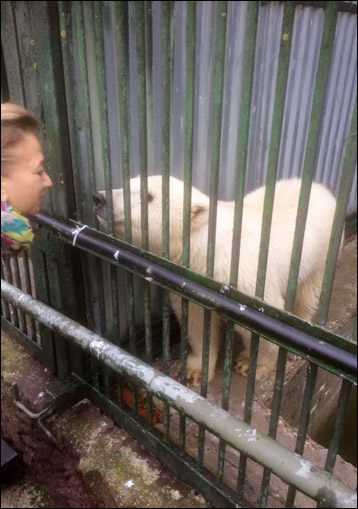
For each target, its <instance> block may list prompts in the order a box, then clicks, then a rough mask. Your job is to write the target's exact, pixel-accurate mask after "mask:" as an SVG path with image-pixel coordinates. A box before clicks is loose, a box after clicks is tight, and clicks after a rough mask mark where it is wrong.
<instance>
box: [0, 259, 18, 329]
mask: <svg viewBox="0 0 358 509" xmlns="http://www.w3.org/2000/svg"><path fill="white" fill-rule="evenodd" d="M1 261H2V260H1ZM3 268H4V273H5V275H4V279H5V281H7V282H8V283H10V284H11V285H13V284H14V281H13V278H12V273H11V266H10V260H9V259H7V260H6V259H5V260H4V267H3ZM9 309H10V320H11V323H12V324H13V325H14V326H15V327H18V326H19V318H18V314H17V311H18V310H17V308H16V307H15V306H13V305H12V304H10V308H9ZM11 310H12V311H11Z"/></svg>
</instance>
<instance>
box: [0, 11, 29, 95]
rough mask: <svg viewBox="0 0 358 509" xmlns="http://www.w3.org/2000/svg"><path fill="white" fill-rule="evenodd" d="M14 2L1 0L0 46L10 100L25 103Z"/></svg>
mask: <svg viewBox="0 0 358 509" xmlns="http://www.w3.org/2000/svg"><path fill="white" fill-rule="evenodd" d="M15 7H16V2H1V47H2V51H3V55H4V63H5V68H6V76H7V80H8V85H9V92H10V100H11V101H12V102H14V103H15V104H23V105H25V104H26V103H25V91H24V86H23V77H22V69H21V61H20V53H19V48H18V39H17V37H16V35H17V29H16V21H15V14H14V8H15Z"/></svg>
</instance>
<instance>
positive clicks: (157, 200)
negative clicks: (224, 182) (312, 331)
mask: <svg viewBox="0 0 358 509" xmlns="http://www.w3.org/2000/svg"><path fill="white" fill-rule="evenodd" d="M300 188H301V181H300V180H299V179H289V180H281V181H279V182H277V184H276V189H275V199H274V207H273V215H272V225H271V233H270V244H269V254H268V264H267V273H266V283H265V295H264V300H265V301H266V302H267V303H268V304H271V305H273V306H275V307H277V308H279V309H283V307H284V301H285V295H286V289H287V280H288V272H289V265H290V259H291V250H292V243H293V236H294V232H295V224H296V214H297V206H298V198H299V193H300ZM130 189H131V222H132V237H133V244H135V245H137V246H139V247H141V244H142V240H141V197H140V178H139V177H137V178H133V179H131V180H130ZM101 193H102V194H103V195H105V192H103V191H102V192H101ZM264 194H265V187H261V188H259V189H256V190H255V191H253V192H251V193H249V194H248V195H247V196H246V197H245V199H244V207H243V220H242V234H241V244H240V259H239V274H238V289H239V290H240V291H242V292H244V293H246V294H248V295H252V296H253V295H255V287H256V276H257V265H258V256H259V246H260V238H261V223H262V214H263V202H264ZM183 196H184V185H183V182H181V181H180V180H178V179H176V178H174V177H170V199H169V202H170V237H169V238H170V259H171V260H172V261H174V262H176V263H179V264H180V263H181V262H182V228H183ZM335 206H336V200H335V198H334V197H333V195H332V194H331V193H330V192H329V191H328V190H327V189H326V188H325V187H324V186H322V185H320V184H317V183H313V184H312V190H311V197H310V202H309V208H308V215H307V222H306V228H305V236H304V244H303V251H302V258H301V265H300V271H299V276H298V286H297V295H296V302H295V308H294V313H295V314H296V315H298V316H300V317H302V318H304V319H306V320H312V318H313V316H314V314H315V312H316V309H317V305H318V301H319V296H320V291H321V285H322V278H323V272H324V267H325V261H326V256H327V250H328V244H329V238H330V233H331V226H332V221H333V215H334V211H335ZM96 212H97V217H98V219H99V221H100V223H101V224H102V225H103V226H104V227H106V221H105V219H104V218H105V208H103V207H102V208H101V207H98V208H97V209H96ZM113 212H114V221H115V234H116V235H117V236H118V237H119V238H124V202H123V190H122V189H117V190H114V191H113ZM148 218H149V250H150V251H151V252H152V253H155V254H156V255H159V256H161V254H162V178H161V176H151V177H149V178H148ZM233 218H234V202H225V201H218V204H217V228H216V242H215V264H214V278H215V279H216V280H217V281H219V282H222V283H229V279H230V262H231V249H232V232H233ZM208 220H209V198H208V197H207V196H206V195H205V194H203V193H201V192H200V191H199V190H197V189H195V188H192V205H191V236H190V268H191V269H192V270H195V271H197V272H200V273H202V274H205V273H206V254H207V243H208V239H207V237H208ZM170 301H171V305H172V307H173V310H174V312H175V314H176V316H177V318H178V320H179V321H180V318H181V297H179V296H178V295H175V294H171V295H170ZM203 320H204V311H203V308H202V307H200V306H198V305H196V304H194V303H192V302H190V303H189V322H188V341H189V345H190V348H191V351H190V353H189V355H188V362H187V377H188V379H189V380H192V383H193V384H194V385H197V384H198V383H199V382H200V376H201V364H202V338H203ZM223 324H224V321H223V318H222V317H221V316H220V315H218V314H217V313H215V312H213V313H212V319H211V336H210V337H211V340H210V357H209V381H211V380H212V379H213V376H214V374H215V366H216V361H217V356H218V350H219V347H220V340H221V336H222V332H223V331H222V329H223ZM235 329H236V330H237V331H238V332H239V334H240V335H241V337H242V339H243V343H244V351H243V352H241V354H240V355H239V356H238V357H237V358H236V361H235V363H236V369H237V370H238V371H239V372H240V373H241V374H243V375H247V370H248V356H249V349H250V336H251V333H250V332H249V331H248V330H246V329H243V328H242V327H239V326H238V325H236V326H235ZM277 353H278V347H277V346H275V345H274V344H273V343H271V342H269V341H266V340H263V339H261V341H260V348H259V354H258V361H257V376H258V377H261V376H262V375H263V374H265V373H267V372H268V371H271V370H272V369H273V368H274V366H275V363H276V360H277Z"/></svg>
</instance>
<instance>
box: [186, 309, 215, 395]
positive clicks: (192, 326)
mask: <svg viewBox="0 0 358 509" xmlns="http://www.w3.org/2000/svg"><path fill="white" fill-rule="evenodd" d="M220 323H221V321H220V317H219V315H218V314H217V313H214V312H212V313H211V327H210V349H209V372H208V382H211V381H212V379H213V378H214V375H215V367H216V361H217V357H218V350H219V346H220ZM203 331H204V309H203V308H202V307H200V306H197V305H196V304H193V303H189V318H188V342H189V345H190V352H189V354H188V360H187V380H188V382H189V384H190V385H200V380H201V371H202V356H203V348H202V346H203Z"/></svg>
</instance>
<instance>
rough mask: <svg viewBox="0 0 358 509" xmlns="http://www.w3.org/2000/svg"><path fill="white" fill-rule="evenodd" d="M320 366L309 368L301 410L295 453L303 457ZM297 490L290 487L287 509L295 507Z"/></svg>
mask: <svg viewBox="0 0 358 509" xmlns="http://www.w3.org/2000/svg"><path fill="white" fill-rule="evenodd" d="M317 372H318V366H316V365H315V364H313V363H312V362H310V363H309V364H308V366H307V374H306V384H305V390H304V394H303V402H302V408H301V415H300V422H299V426H298V432H297V441H296V447H295V452H296V453H297V454H300V455H302V454H303V450H304V447H305V440H306V436H307V430H308V423H309V418H310V412H311V408H312V398H313V392H314V388H315V385H316V380H317ZM295 496H296V488H295V486H293V485H290V486H289V487H288V492H287V498H286V507H293V506H294V503H295Z"/></svg>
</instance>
